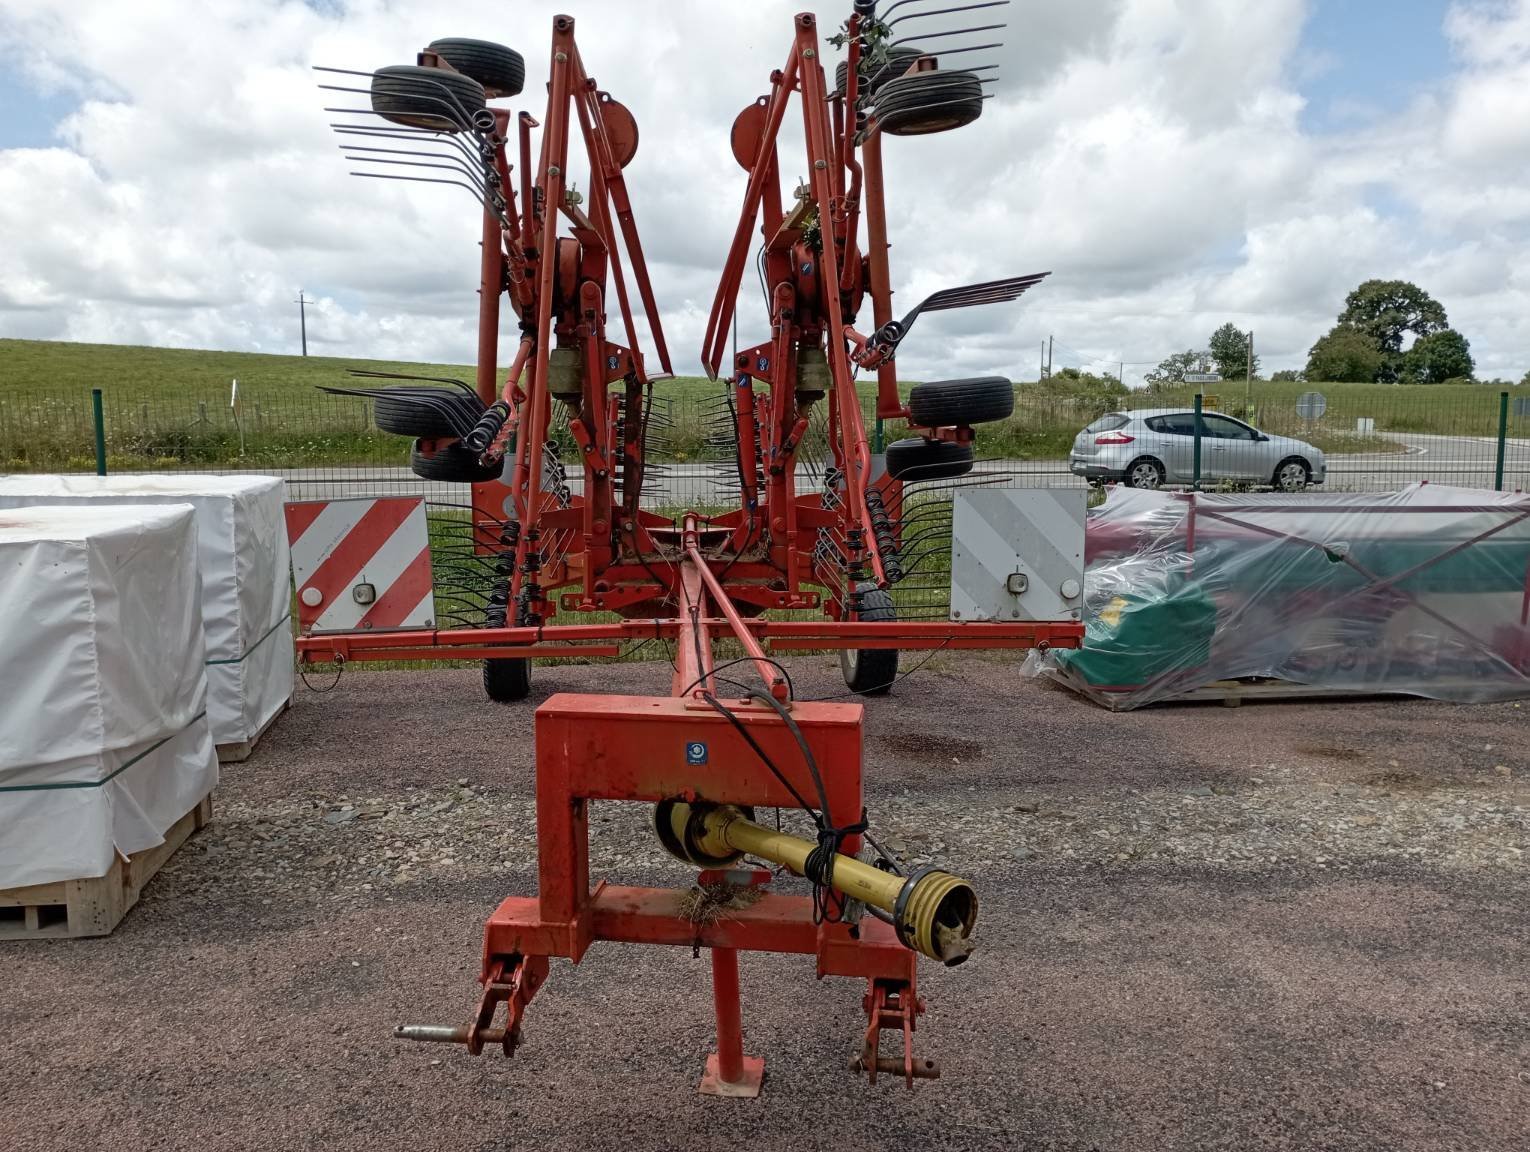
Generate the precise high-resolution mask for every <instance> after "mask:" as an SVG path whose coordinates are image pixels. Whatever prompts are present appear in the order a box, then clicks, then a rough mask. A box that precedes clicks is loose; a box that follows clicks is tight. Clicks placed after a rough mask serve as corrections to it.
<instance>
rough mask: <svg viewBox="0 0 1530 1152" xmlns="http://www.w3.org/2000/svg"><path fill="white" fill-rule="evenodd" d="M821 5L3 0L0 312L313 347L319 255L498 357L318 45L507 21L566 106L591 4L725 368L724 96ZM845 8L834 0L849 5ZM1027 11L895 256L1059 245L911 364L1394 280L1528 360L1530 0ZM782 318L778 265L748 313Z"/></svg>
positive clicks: (1129, 349)
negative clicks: (794, 17)
mask: <svg viewBox="0 0 1530 1152" xmlns="http://www.w3.org/2000/svg"><path fill="white" fill-rule="evenodd" d="M803 6H804V4H803V0H795V2H794V3H782V2H778V0H751V2H750V3H747V4H745V3H735V2H728V3H724V2H723V0H663V2H662V3H661V2H659V0H643V2H638V0H561V3H559V4H557V5H549V4H546V3H540V2H532V0H520V2H517V3H514V4H507V3H505V2H504V0H457V2H455V3H453V4H451V5H436V4H420V3H409V2H404V0H397V2H394V3H388V2H385V0H311V2H309V3H306V4H305V3H299V2H297V0H196V2H192V0H132V2H131V3H123V2H122V0H111V2H107V0H71V2H70V3H68V4H62V3H57V2H56V0H0V48H3V50H4V53H5V59H6V61H7V65H8V66H7V68H6V69H5V71H4V72H3V74H0V336H24V337H38V338H47V339H65V340H91V341H106V342H120V343H135V344H159V345H169V346H181V347H202V348H227V349H244V350H254V351H268V352H293V351H296V349H297V324H296V320H297V317H296V307H295V305H294V304H293V301H294V299H295V297H296V295H297V291H298V289H299V288H302V289H303V290H304V291H306V292H307V294H308V295H309V296H310V297H311V298H315V299H317V300H318V301H319V303H318V304H317V305H316V306H315V308H314V309H313V310H311V311H310V322H309V338H310V344H311V347H312V350H313V351H315V352H320V353H325V354H330V355H339V356H375V357H386V358H399V359H430V360H446V361H465V360H469V359H471V357H472V351H473V347H474V338H473V321H474V315H475V308H476V301H475V291H476V288H477V276H476V260H477V255H476V243H477V229H478V224H477V218H476V208H475V206H474V205H473V204H472V202H471V201H470V200H469V199H468V198H467V194H466V193H464V192H460V191H457V190H454V189H450V188H444V187H443V188H436V187H431V186H427V185H418V186H406V185H401V184H396V183H391V182H385V181H373V180H358V179H355V178H352V177H348V176H347V175H346V170H347V168H348V167H349V166H348V165H347V164H346V163H345V162H344V161H343V160H342V159H341V157H340V155H339V153H338V152H337V151H336V149H335V143H334V138H333V137H332V136H331V135H330V134H329V132H328V129H327V128H326V122H327V120H328V119H329V118H328V117H326V116H325V114H324V113H323V111H322V110H321V109H322V106H323V104H324V103H325V102H326V101H325V100H324V99H323V98H322V97H323V94H321V93H320V92H319V91H318V90H317V89H316V88H315V87H314V84H315V77H314V74H313V73H312V72H311V71H310V66H311V65H312V64H314V63H319V64H329V65H336V66H340V67H353V68H363V69H370V68H374V67H378V66H381V65H384V64H390V63H407V62H411V61H412V58H413V53H414V52H415V51H416V50H417V49H418V48H419V47H420V46H421V45H422V44H424V43H425V42H427V41H429V40H431V39H433V38H435V37H437V36H476V37H481V38H484V39H492V40H498V41H502V42H505V43H508V44H510V45H511V46H512V47H515V48H517V49H519V50H520V51H522V52H523V53H524V54H525V55H526V57H527V65H528V84H527V91H526V94H525V95H524V96H523V97H521V98H519V99H518V100H516V101H515V102H513V103H514V106H516V107H526V108H528V109H530V110H533V111H537V110H538V103H537V101H538V99H539V97H540V94H541V93H542V91H543V89H542V84H543V82H544V80H545V77H546V68H547V52H548V48H547V44H548V36H549V31H550V21H551V16H552V15H553V13H554V12H555V11H557V10H566V11H569V12H570V13H571V14H573V15H574V16H575V17H576V18H578V19H579V21H580V24H579V38H580V42H581V46H582V50H583V53H584V57H585V60H586V62H587V64H588V65H589V67H590V70H591V72H592V73H593V74H594V76H595V77H596V79H597V80H598V81H599V82H600V83H601V85H602V87H604V88H607V89H609V90H610V91H611V92H612V93H613V94H614V95H615V96H616V97H617V98H619V99H621V100H622V101H623V102H625V103H626V104H627V105H628V106H629V107H630V108H631V109H632V110H633V112H634V113H635V114H636V116H637V118H638V121H639V124H640V125H641V131H642V144H641V148H640V150H639V153H638V156H637V158H636V160H635V161H634V163H633V165H632V166H631V167H630V168H629V169H628V170H627V173H628V181H629V186H630V188H631V191H632V195H633V199H634V203H635V207H636V210H637V214H638V222H639V225H640V228H641V230H642V235H643V239H644V244H645V247H646V248H647V251H648V253H649V255H650V260H651V264H652V271H653V275H654V279H655V281H656V285H657V289H658V294H659V299H660V305H661V310H662V314H663V317H664V321H665V326H666V331H667V334H668V336H669V341H670V346H671V348H672V349H674V350H675V352H676V370H677V371H679V372H682V373H689V372H694V371H696V370H697V363H698V350H699V347H700V343H701V334H702V327H703V324H704V320H705V315H706V311H707V308H708V306H709V304H710V301H711V296H712V291H713V288H714V286H715V282H716V278H717V273H718V270H719V266H720V263H721V260H722V258H723V256H724V253H725V250H726V247H727V244H728V241H729V238H730V236H731V233H732V229H733V225H734V222H735V220H736V216H737V211H738V203H739V200H740V197H741V194H742V180H743V174H742V171H741V170H740V169H739V168H738V167H737V166H736V165H735V163H734V162H733V160H732V159H731V156H730V153H729V150H728V143H727V141H728V127H729V124H730V123H731V121H732V119H733V116H734V115H735V114H736V112H737V111H738V110H739V109H740V108H741V107H743V106H744V105H745V104H746V103H748V102H749V101H750V100H752V99H753V98H755V97H756V96H758V95H760V94H762V93H763V92H764V90H765V87H766V83H767V77H768V75H769V72H770V70H771V69H773V68H777V67H780V66H781V64H782V63H783V62H784V59H785V55H786V50H787V45H788V39H789V36H790V27H791V25H790V17H791V14H792V13H793V11H795V10H797V9H799V8H801V7H803ZM928 6H930V7H944V6H945V5H943V4H930V5H928ZM848 7H849V5H848V2H847V0H840V3H839V5H838V7H833V6H831V7H827V8H825V7H820V9H819V11H820V15H821V16H822V19H823V23H824V24H825V26H826V30H827V26H828V25H830V24H832V23H837V21H838V20H839V19H840V18H841V17H842V16H843V14H844V13H843V12H841V11H840V9H845V10H848ZM1006 11H1007V13H1008V19H1009V21H1010V28H1009V30H1008V31H1007V32H1006V33H1005V35H1004V39H1005V41H1006V44H1005V46H1004V48H1003V49H1002V50H1001V52H1000V53H998V55H999V57H1000V58H1001V60H1002V74H1001V79H1000V80H999V82H998V83H997V84H996V85H994V86H992V87H994V89H995V92H996V97H995V99H993V100H991V101H989V103H988V105H987V107H986V110H985V112H984V114H983V117H982V118H981V119H980V120H979V121H978V122H977V123H975V124H973V125H971V126H969V127H967V128H964V129H962V130H960V131H957V132H952V133H947V134H944V135H940V136H934V137H927V138H911V139H897V140H892V141H889V143H888V147H887V149H886V151H887V154H888V168H889V175H888V179H889V187H890V193H889V199H890V219H891V229H892V236H893V241H894V249H893V258H894V278H895V279H894V286H895V288H896V289H897V290H898V291H899V294H900V296H899V298H900V301H903V302H912V301H913V300H915V299H917V298H918V297H919V296H921V295H923V294H924V293H926V292H928V291H932V290H934V289H936V288H940V287H944V286H948V285H951V284H957V283H963V282H966V281H969V280H977V279H988V278H992V277H995V276H1000V275H1008V274H1016V273H1025V272H1032V271H1042V270H1051V271H1052V272H1053V273H1054V275H1053V276H1052V278H1051V279H1050V280H1048V281H1047V282H1046V283H1045V284H1044V285H1043V286H1042V287H1041V288H1039V289H1037V290H1035V291H1034V292H1033V293H1032V294H1031V295H1029V296H1027V297H1026V298H1025V299H1024V300H1023V301H1021V302H1020V303H1018V304H1009V305H999V306H995V307H990V308H985V309H976V310H972V311H969V312H964V313H956V314H946V316H944V317H937V318H932V320H930V321H922V322H921V325H920V328H919V329H917V330H916V334H915V336H914V337H913V338H911V339H910V341H909V343H908V344H906V345H905V346H904V349H903V351H902V353H901V355H900V361H901V362H903V364H904V374H905V375H906V376H909V377H914V378H932V377H938V376H946V375H968V374H973V373H977V372H998V373H1003V374H1006V375H1010V376H1013V377H1015V378H1017V379H1025V378H1034V377H1035V375H1036V371H1037V362H1038V359H1039V351H1040V346H1041V344H1042V342H1043V341H1044V340H1045V339H1046V338H1047V337H1048V335H1053V336H1055V338H1056V349H1057V351H1056V363H1057V364H1058V365H1070V364H1071V365H1078V366H1082V367H1092V368H1096V369H1105V368H1108V369H1109V370H1110V371H1112V372H1113V371H1114V370H1115V367H1116V365H1117V363H1118V362H1121V361H1125V362H1126V377H1127V381H1128V383H1131V382H1134V379H1140V377H1141V374H1142V373H1143V372H1145V371H1147V370H1148V369H1149V368H1151V367H1152V365H1153V364H1154V363H1156V362H1157V361H1158V360H1160V359H1161V358H1163V357H1164V356H1165V355H1167V354H1169V353H1171V352H1174V351H1176V350H1182V349H1184V348H1187V347H1190V346H1192V345H1194V346H1199V345H1202V344H1203V343H1204V341H1205V338H1206V336H1207V335H1208V334H1209V333H1210V331H1211V330H1212V329H1213V328H1214V327H1216V326H1217V325H1218V324H1220V323H1222V322H1223V321H1225V320H1232V321H1234V322H1235V323H1237V324H1238V325H1239V326H1240V327H1244V328H1252V329H1253V330H1254V331H1255V333H1256V339H1257V343H1258V348H1259V351H1260V354H1261V356H1262V357H1263V360H1264V365H1265V368H1266V369H1275V368H1281V367H1296V366H1300V365H1301V364H1302V363H1304V362H1305V358H1306V350H1307V348H1308V347H1309V346H1310V345H1311V344H1312V342H1313V340H1314V339H1315V338H1316V337H1317V336H1318V335H1320V334H1321V333H1322V332H1323V331H1324V330H1325V329H1326V328H1327V327H1328V325H1330V324H1331V323H1332V320H1333V317H1334V315H1335V313H1336V312H1337V310H1338V309H1339V307H1340V305H1341V303H1342V300H1343V297H1344V295H1345V293H1346V292H1347V291H1348V290H1349V289H1350V288H1352V287H1354V285H1355V284H1357V283H1359V282H1360V281H1361V280H1363V279H1366V278H1368V277H1386V278H1392V277H1399V278H1406V279H1412V280H1415V281H1417V282H1418V283H1419V284H1420V285H1422V286H1423V287H1424V288H1426V289H1427V290H1428V291H1430V292H1431V293H1433V294H1434V295H1435V296H1436V297H1437V298H1438V299H1440V300H1441V302H1442V303H1444V304H1445V306H1446V308H1447V309H1448V311H1449V314H1450V317H1451V320H1452V322H1453V323H1454V324H1455V326H1456V327H1458V328H1459V329H1461V330H1462V331H1463V332H1464V333H1465V334H1466V335H1467V336H1468V337H1469V339H1470V340H1471V342H1472V347H1473V350H1474V352H1475V354H1476V356H1477V361H1478V368H1479V375H1482V376H1484V377H1489V376H1506V377H1509V378H1511V379H1514V380H1518V379H1519V378H1520V376H1521V375H1523V374H1524V372H1525V371H1526V369H1530V0H1457V2H1448V0H1014V3H1013V4H1012V5H1011V6H1010V7H1009V8H1008V9H1007V10H1006ZM448 12H449V13H450V14H447V13H448ZM910 27H911V28H912V27H916V26H910ZM792 155H800V152H798V153H792ZM581 168H582V165H580V164H576V165H575V170H576V178H578V172H579V170H580V169H581ZM801 168H802V163H801V162H800V161H798V162H797V163H796V164H794V163H793V161H792V160H791V159H790V156H788V158H787V159H786V162H785V169H786V173H787V175H788V177H789V178H790V179H792V180H793V181H794V180H795V178H796V177H797V176H798V175H800V174H801V171H800V169H801ZM579 182H580V183H581V185H583V184H584V183H585V181H584V180H583V179H580V180H579ZM762 321H763V311H762V309H761V307H760V306H759V305H758V304H757V300H756V297H753V296H751V297H750V298H749V301H748V303H747V306H746V308H745V310H744V312H743V319H742V328H741V336H742V337H743V339H744V340H745V341H746V342H752V341H753V340H756V339H760V338H762V337H763V335H764V333H763V329H762ZM937 321H938V322H937ZM926 325H928V326H926ZM0 383H3V381H0Z"/></svg>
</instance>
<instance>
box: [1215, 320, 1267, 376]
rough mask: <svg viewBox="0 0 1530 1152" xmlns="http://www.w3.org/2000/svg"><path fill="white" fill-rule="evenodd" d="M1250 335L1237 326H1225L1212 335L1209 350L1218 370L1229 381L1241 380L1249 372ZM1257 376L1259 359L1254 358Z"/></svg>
mask: <svg viewBox="0 0 1530 1152" xmlns="http://www.w3.org/2000/svg"><path fill="white" fill-rule="evenodd" d="M1248 342H1249V333H1247V332H1244V331H1242V330H1241V329H1240V328H1239V327H1238V326H1237V325H1236V324H1231V323H1229V324H1223V325H1222V326H1221V327H1220V328H1218V329H1217V330H1216V331H1215V332H1213V333H1212V334H1211V343H1210V344H1209V345H1208V349H1209V352H1210V355H1211V362H1212V363H1213V364H1214V365H1216V370H1217V371H1218V372H1220V373H1221V374H1222V375H1223V376H1224V377H1226V378H1227V379H1228V380H1241V379H1243V377H1244V375H1245V374H1247V372H1248V370H1249V365H1248V351H1249V349H1248ZM1253 374H1254V375H1255V376H1257V375H1259V357H1257V356H1255V357H1254V372H1253Z"/></svg>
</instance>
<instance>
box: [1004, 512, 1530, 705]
mask: <svg viewBox="0 0 1530 1152" xmlns="http://www.w3.org/2000/svg"><path fill="white" fill-rule="evenodd" d="M1086 559H1087V563H1088V568H1087V570H1086V575H1085V626H1086V636H1085V641H1084V646H1083V647H1082V648H1081V649H1079V650H1077V651H1072V652H1048V653H1045V654H1038V655H1033V656H1032V657H1031V659H1030V660H1029V661H1028V662H1027V668H1028V669H1029V670H1030V671H1031V672H1032V673H1033V674H1042V673H1045V674H1046V675H1050V676H1052V677H1054V678H1056V679H1058V680H1061V681H1062V682H1064V683H1066V684H1068V685H1069V686H1070V687H1073V688H1075V689H1077V690H1078V691H1080V692H1082V693H1083V694H1085V695H1086V696H1088V697H1089V698H1090V699H1092V700H1095V701H1097V702H1098V703H1101V704H1104V705H1106V706H1108V707H1110V708H1114V709H1129V708H1136V707H1140V706H1141V705H1143V704H1151V703H1154V702H1156V701H1160V700H1172V699H1174V698H1175V697H1178V696H1183V695H1185V694H1186V693H1188V692H1191V691H1193V690H1195V689H1197V688H1202V687H1205V686H1206V685H1209V684H1213V683H1215V682H1217V681H1222V680H1238V679H1247V678H1262V679H1271V680H1280V681H1287V682H1291V683H1296V684H1306V685H1314V686H1320V687H1322V688H1328V689H1334V690H1336V691H1347V692H1388V693H1392V692H1396V693H1407V694H1411V695H1418V696H1428V697H1432V698H1435V699H1439V700H1454V701H1461V702H1480V701H1490V700H1506V699H1513V698H1520V697H1526V696H1530V623H1527V620H1530V496H1527V495H1526V494H1524V493H1497V492H1484V491H1481V490H1478V489H1465V488H1450V487H1442V486H1439V485H1434V484H1415V485H1412V486H1410V487H1408V488H1404V489H1402V490H1401V491H1398V492H1388V493H1353V494H1352V493H1341V492H1325V493H1304V494H1302V495H1289V494H1285V493H1258V494H1254V493H1249V494H1221V493H1204V492H1203V493H1188V492H1186V493H1167V492H1152V491H1143V490H1137V489H1129V488H1116V489H1113V490H1112V491H1111V493H1110V495H1109V497H1108V499H1107V500H1106V502H1105V503H1104V504H1103V505H1101V506H1100V507H1099V508H1096V509H1094V510H1093V511H1092V512H1091V513H1090V516H1089V521H1088V525H1087V529H1086Z"/></svg>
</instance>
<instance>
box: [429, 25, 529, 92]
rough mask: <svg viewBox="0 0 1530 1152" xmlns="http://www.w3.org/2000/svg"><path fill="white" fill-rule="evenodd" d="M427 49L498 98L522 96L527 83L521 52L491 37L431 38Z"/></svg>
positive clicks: (524, 62) (524, 63)
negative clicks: (486, 38) (484, 38)
mask: <svg viewBox="0 0 1530 1152" xmlns="http://www.w3.org/2000/svg"><path fill="white" fill-rule="evenodd" d="M425 51H427V52H434V53H435V54H436V55H437V56H439V57H441V58H442V59H443V60H445V61H446V62H447V63H448V64H450V65H451V66H452V67H453V68H455V69H456V70H457V71H458V72H461V73H462V74H463V75H464V76H469V77H471V78H472V79H474V80H476V81H478V83H479V84H481V85H483V87H484V88H486V89H489V90H492V91H493V93H494V95H495V98H496V99H497V98H499V97H501V96H519V95H520V94H521V89H522V88H523V87H525V85H526V61H525V60H523V59H522V58H521V54H520V53H519V52H517V51H516V50H515V49H514V48H506V47H505V46H504V45H503V44H496V43H494V42H493V41H492V40H469V39H466V38H465V37H461V36H447V37H445V38H443V39H441V40H432V41H431V42H430V43H429V44H428V45H426V47H425Z"/></svg>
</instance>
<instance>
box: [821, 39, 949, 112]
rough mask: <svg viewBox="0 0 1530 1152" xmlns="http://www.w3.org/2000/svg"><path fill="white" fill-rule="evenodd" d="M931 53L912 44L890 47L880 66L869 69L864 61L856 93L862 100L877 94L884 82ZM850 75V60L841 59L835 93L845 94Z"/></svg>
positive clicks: (902, 72) (835, 82) (836, 75)
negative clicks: (846, 82) (885, 58)
mask: <svg viewBox="0 0 1530 1152" xmlns="http://www.w3.org/2000/svg"><path fill="white" fill-rule="evenodd" d="M929 55H932V53H929V52H926V51H925V50H924V49H923V48H915V47H914V46H913V45H912V44H901V45H899V46H898V47H896V48H889V49H888V50H887V60H886V62H885V63H883V64H882V66H881V67H880V68H876V69H870V70H868V69H867V68H866V67H865V66H864V62H863V65H862V68H861V82H860V85H859V87H858V90H857V92H856V95H857V96H858V97H859V98H860V99H861V100H864V99H866V97H868V96H874V95H876V92H877V90H878V89H879V88H881V87H882V85H883V84H886V83H887V82H888V81H889V80H892V79H895V78H896V77H899V76H902V75H903V74H904V73H905V72H907V71H908V70H909V68H910V67H912V65H913V63H914V61H915V60H917V59H919V57H921V56H929ZM849 75H850V62H849V61H848V60H841V61H840V62H839V64H838V66H837V67H836V68H835V69H834V93H835V95H837V96H843V95H844V94H845V80H846V79H847V78H848V77H849Z"/></svg>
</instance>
